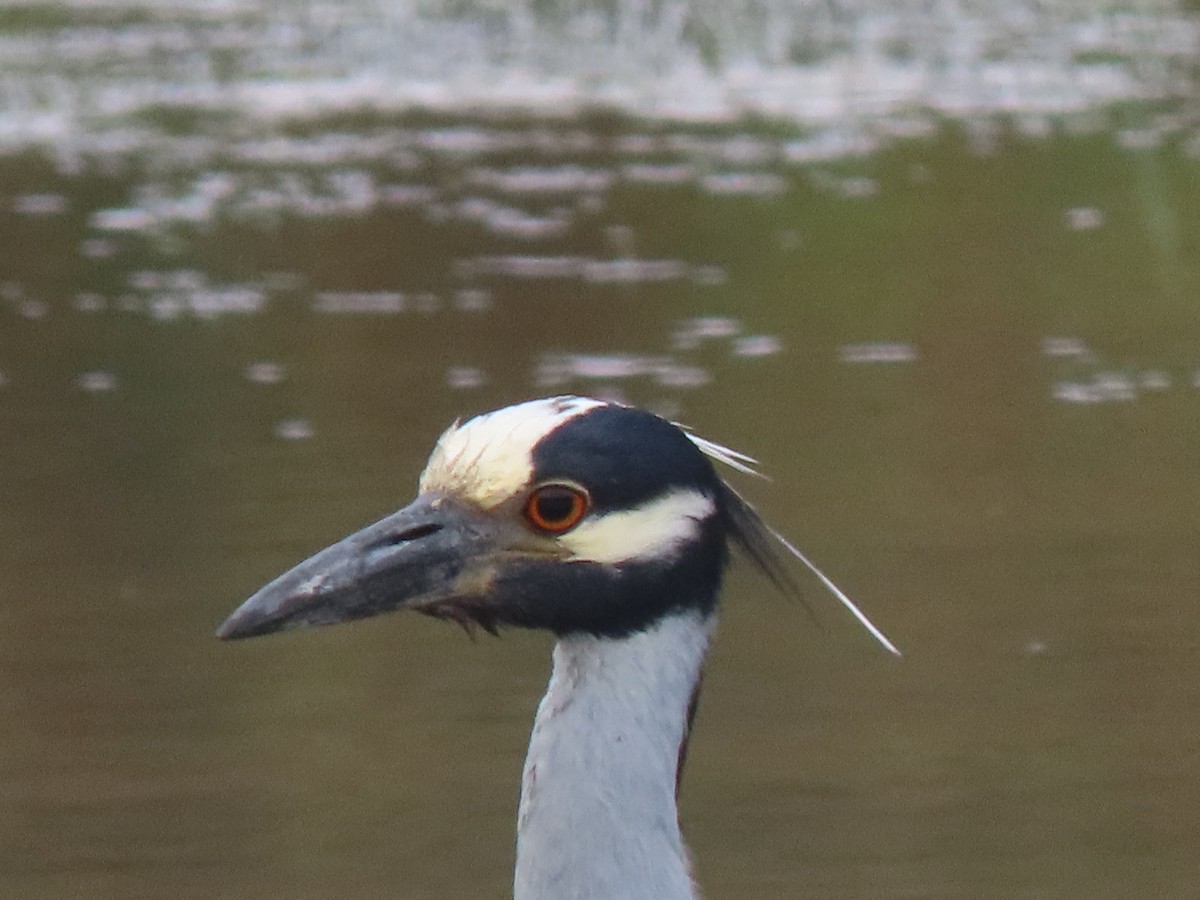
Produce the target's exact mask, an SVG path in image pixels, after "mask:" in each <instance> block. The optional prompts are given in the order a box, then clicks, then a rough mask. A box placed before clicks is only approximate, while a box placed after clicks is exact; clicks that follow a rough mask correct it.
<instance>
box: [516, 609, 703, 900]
mask: <svg viewBox="0 0 1200 900" xmlns="http://www.w3.org/2000/svg"><path fill="white" fill-rule="evenodd" d="M715 621H716V617H715V616H713V615H709V616H702V615H700V614H699V613H696V612H683V613H676V614H673V615H670V616H668V617H667V618H665V619H663V620H662V621H661V622H659V623H657V624H655V625H654V626H652V627H651V628H649V629H647V630H646V631H643V632H639V633H638V634H635V635H632V636H630V637H627V638H622V639H611V638H597V637H567V638H563V639H562V640H560V641H559V642H558V644H557V645H555V647H554V672H553V674H552V675H551V676H550V687H549V689H548V690H547V691H546V696H545V697H543V698H542V702H541V705H540V706H539V707H538V712H537V719H536V720H535V721H534V725H533V735H532V737H531V738H530V742H529V755H528V756H527V757H526V759H525V774H524V778H523V779H522V782H521V807H520V816H519V819H518V822H517V871H516V879H515V882H514V885H513V897H514V900H564V898H570V900H614V898H620V900H695V898H696V897H697V896H698V894H697V892H696V888H695V886H694V885H693V883H692V878H691V871H690V869H691V867H690V864H689V862H688V857H687V849H686V848H685V847H684V844H683V837H682V835H681V834H680V833H679V819H678V813H677V811H676V807H675V779H676V770H677V768H678V765H679V748H680V745H681V744H682V742H683V741H684V739H685V738H686V736H687V727H688V724H687V718H688V706H689V704H690V702H691V700H692V695H693V692H694V691H695V689H696V687H697V684H698V683H699V680H700V674H701V670H702V668H703V666H704V657H705V654H706V652H707V650H708V644H709V639H710V638H711V636H712V631H713V627H714V625H715Z"/></svg>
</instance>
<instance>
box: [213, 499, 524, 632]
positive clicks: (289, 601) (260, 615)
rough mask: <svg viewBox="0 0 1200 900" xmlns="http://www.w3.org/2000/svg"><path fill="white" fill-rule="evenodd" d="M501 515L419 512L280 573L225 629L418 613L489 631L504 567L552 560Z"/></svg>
mask: <svg viewBox="0 0 1200 900" xmlns="http://www.w3.org/2000/svg"><path fill="white" fill-rule="evenodd" d="M529 544H530V540H529V535H528V532H525V531H524V530H523V529H519V528H518V527H516V526H515V525H513V524H510V523H507V522H506V520H505V519H504V518H503V517H501V516H495V515H490V514H487V513H484V512H483V511H481V510H479V509H478V508H476V507H473V506H470V505H468V504H466V503H463V502H462V501H458V500H454V499H452V498H449V497H446V496H444V495H438V494H429V495H422V496H420V497H418V498H417V499H416V500H415V501H414V502H413V503H412V504H410V505H409V506H406V507H404V509H401V510H399V511H398V512H395V513H393V514H392V515H390V516H388V517H387V518H385V519H382V520H380V521H378V522H376V523H375V524H374V525H369V526H367V527H366V528H364V529H362V530H361V531H358V532H355V533H354V534H352V535H350V536H349V537H346V538H343V539H342V540H340V541H338V542H337V543H336V544H333V545H332V546H330V547H326V548H325V549H324V550H322V551H321V552H319V553H317V554H316V555H315V556H312V557H310V558H309V559H307V560H305V561H304V562H302V563H300V564H299V565H297V566H296V567H295V568H293V569H291V570H290V571H288V572H285V573H284V574H282V575H280V576H279V577H278V578H276V579H275V580H274V581H272V582H271V583H270V584H268V585H267V586H266V587H264V588H262V589H260V590H259V591H258V592H257V593H256V594H254V596H252V597H251V598H250V599H249V600H247V601H246V602H245V603H243V604H242V605H241V606H240V607H238V609H237V610H235V611H234V613H233V614H232V615H231V616H229V618H228V619H226V620H225V621H224V622H223V623H222V624H221V627H220V628H218V629H217V637H220V638H224V639H230V640H232V639H237V638H247V637H254V636H256V635H261V634H270V633H272V632H275V631H282V630H284V629H288V628H297V627H301V626H309V625H331V624H333V623H335V622H345V621H349V620H351V619H361V618H365V617H367V616H374V615H378V614H379V613H384V612H390V611H392V610H399V609H415V610H418V611H420V612H425V613H429V614H431V615H437V616H442V617H445V618H451V619H456V620H458V621H460V622H462V623H463V624H470V623H476V624H481V625H483V626H484V627H489V619H488V617H487V615H486V610H485V609H480V604H481V603H486V600H487V597H488V593H489V588H490V585H491V583H492V582H493V580H494V578H495V576H496V574H497V572H498V571H499V569H500V566H501V565H502V561H503V560H505V559H509V558H511V556H512V555H513V554H527V553H531V552H533V553H537V552H541V553H544V552H545V548H540V547H532V546H530V545H529Z"/></svg>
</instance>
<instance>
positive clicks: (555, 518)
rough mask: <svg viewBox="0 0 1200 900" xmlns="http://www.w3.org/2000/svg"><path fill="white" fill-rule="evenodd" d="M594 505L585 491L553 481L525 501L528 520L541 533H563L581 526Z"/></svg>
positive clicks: (531, 494)
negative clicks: (580, 522) (582, 520)
mask: <svg viewBox="0 0 1200 900" xmlns="http://www.w3.org/2000/svg"><path fill="white" fill-rule="evenodd" d="M591 505H592V499H591V497H589V496H588V494H587V491H585V490H584V489H583V488H581V487H577V486H576V485H573V484H563V483H562V482H552V483H550V484H543V485H540V486H538V487H536V488H534V489H533V491H531V492H530V494H529V498H528V499H527V500H526V501H525V519H526V520H527V521H528V522H529V524H530V525H532V526H533V527H534V528H536V529H537V530H538V531H545V532H547V533H549V534H563V533H564V532H567V531H570V530H571V529H572V528H574V527H575V526H576V525H578V524H579V520H580V519H582V518H583V517H584V516H585V515H587V511H588V510H589V509H590V508H591Z"/></svg>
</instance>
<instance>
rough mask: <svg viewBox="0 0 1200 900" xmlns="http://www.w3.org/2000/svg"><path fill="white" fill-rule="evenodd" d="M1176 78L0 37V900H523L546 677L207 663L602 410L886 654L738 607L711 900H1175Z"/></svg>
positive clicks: (539, 14) (120, 7)
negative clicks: (369, 550) (707, 494)
mask: <svg viewBox="0 0 1200 900" xmlns="http://www.w3.org/2000/svg"><path fill="white" fill-rule="evenodd" d="M1198 63H1200V13H1198V12H1197V7H1196V5H1195V3H1194V2H1191V0H1189V2H1183V3H1173V2H1167V0H1130V2H1121V0H1117V2H1111V3H1109V2H1106V3H1101V2H1098V0H1097V2H1087V0H1051V2H1034V0H947V2H915V0H912V2H909V0H906V2H879V0H862V2H849V0H828V2H815V0H813V2H808V0H794V2H782V0H775V2H772V0H691V2H683V0H674V2H673V0H657V2H655V0H561V2H554V0H548V2H540V0H537V2H534V0H529V2H498V0H493V2H484V0H479V2H476V0H428V2H422V0H409V2H401V0H397V2H383V0H348V2H342V3H333V2H324V0H292V2H283V3H278V2H269V0H211V2H210V0H163V2H153V3H151V2H126V0H104V2H100V3H93V2H87V3H84V2H61V0H60V2H35V0H29V2H19V0H18V2H13V0H3V2H0V720H2V722H3V728H0V896H4V897H21V898H58V897H64V898H65V897H89V898H108V897H112V898H143V897H145V898H161V897H173V898H176V897H177V898H207V897H221V898H260V897H261V898H267V897H271V898H274V897H289V898H328V897H343V896H353V897H361V898H373V897H381V898H382V897H392V896H400V897H408V898H468V897H470V898H474V897H504V896H508V895H509V891H510V884H511V868H512V843H513V835H514V821H515V812H516V800H517V792H518V785H519V777H520V763H521V759H522V758H523V755H524V750H525V743H526V740H527V735H528V729H529V725H530V722H531V719H532V715H533V711H534V708H535V705H536V702H537V700H538V698H539V696H540V694H541V692H542V690H543V687H544V684H545V679H546V677H547V674H548V668H549V649H550V640H549V638H547V637H546V636H544V635H530V634H524V633H517V632H510V633H507V634H506V635H504V636H503V637H502V638H501V639H500V640H494V639H490V638H485V639H481V640H479V641H477V642H475V643H472V642H471V641H469V640H467V639H466V638H464V636H463V635H462V634H461V633H460V632H459V631H458V630H457V629H455V628H452V627H447V626H446V625H445V624H440V623H436V622H431V621H428V620H425V619H422V618H420V617H418V616H396V617H391V618H384V619H378V620H372V621H368V622H361V623H357V624H355V625H353V626H345V627H342V628H337V629H329V630H320V631H315V632H308V633H298V634H292V635H288V636H285V637H280V638H275V639H270V640H263V641H255V642H250V643H246V644H239V645H233V646H231V645H223V644H220V643H218V642H217V641H215V640H214V639H212V637H211V633H212V629H213V628H214V627H215V625H216V624H217V623H218V622H219V621H220V620H221V619H222V618H223V617H224V616H225V615H226V614H227V613H228V612H229V611H230V610H232V609H233V608H234V606H236V605H237V604H238V603H239V602H240V601H241V600H242V599H243V598H245V597H246V596H248V595H249V594H250V593H251V592H252V591H253V590H255V589H256V588H257V587H258V586H259V585H261V584H262V583H264V582H265V581H267V580H268V579H270V578H271V577H273V576H274V575H275V574H277V573H278V572H280V571H282V570H283V569H285V568H287V567H288V566H290V565H291V564H293V563H294V562H296V561H298V560H299V559H301V558H303V557H304V556H306V555H308V554H309V553H311V552H313V551H315V550H316V549H318V548H320V547H322V546H324V545H325V544H327V543H329V542H331V541H333V540H334V539H336V538H338V537H340V536H342V535H343V534H345V533H347V532H349V531H350V530H352V529H355V528H357V527H359V526H361V525H363V524H366V523H368V522H370V521H373V520H374V519H376V518H378V517H380V516H382V515H383V514H385V513H387V512H389V511H391V510H393V509H395V508H397V507H398V506H400V505H402V504H403V503H405V502H407V500H408V499H409V498H410V497H411V496H412V494H413V491H414V488H415V483H416V476H417V474H418V472H419V471H420V469H421V467H422V465H423V463H424V460H425V457H426V455H427V454H428V452H429V450H430V448H431V447H432V444H433V442H434V440H435V439H436V437H437V435H438V434H439V433H440V431H441V430H442V429H443V428H444V427H445V426H446V425H447V424H448V423H449V422H450V421H451V420H453V419H454V418H455V417H456V416H459V415H462V414H469V413H473V412H479V411H483V410H486V409H490V408H493V407H496V406H501V405H505V404H508V403H511V402H514V401H516V400H519V399H524V398H527V397H530V396H539V395H547V394H553V393H562V392H578V393H588V394H596V395H601V396H605V397H617V398H623V399H625V400H628V401H630V402H633V403H637V404H640V405H644V406H646V407H648V408H650V409H653V410H655V411H658V412H660V413H663V414H665V415H668V416H670V417H672V418H675V419H678V420H681V421H684V422H687V423H688V424H690V425H692V426H694V427H695V428H696V429H697V430H698V431H699V432H700V433H701V434H703V435H705V436H708V437H710V438H712V439H714V440H718V441H721V442H723V443H727V444H729V445H731V446H734V447H737V448H739V449H741V450H744V451H746V452H747V453H750V454H752V455H753V456H755V457H757V458H758V459H760V460H761V461H762V465H763V468H764V470H765V471H766V472H768V473H769V474H770V475H771V477H772V481H770V482H761V481H755V480H749V479H741V478H735V479H734V481H735V483H736V484H737V485H738V487H739V489H740V490H742V491H744V492H745V493H746V494H747V495H748V496H749V497H750V499H751V500H752V501H754V502H755V503H756V504H757V505H758V506H759V507H760V509H761V510H762V511H763V513H764V514H765V515H766V517H767V518H768V519H769V520H770V521H772V522H773V523H774V524H775V525H776V526H777V527H779V528H780V529H781V530H782V531H784V532H785V533H786V534H787V535H789V536H790V537H791V538H792V539H793V540H794V541H795V542H797V543H798V544H799V545H801V546H802V547H804V548H805V549H806V550H807V551H808V552H809V553H810V554H811V555H812V556H813V558H814V559H815V560H816V561H817V563H818V564H819V565H821V566H822V567H824V568H825V569H826V570H827V571H828V572H829V573H830V575H831V576H832V577H833V578H834V580H835V581H838V582H839V583H840V584H841V585H842V586H843V587H844V588H845V589H846V590H847V591H848V592H849V594H850V595H851V596H852V597H854V598H855V599H856V600H857V601H858V602H859V603H860V604H861V606H862V607H863V608H864V609H865V610H866V611H867V612H868V614H869V615H871V616H872V617H873V618H874V619H875V620H876V621H877V622H878V623H879V624H880V625H881V626H882V627H883V628H884V630H885V631H887V632H888V634H889V635H890V636H891V637H892V638H893V639H894V640H895V641H896V642H897V643H899V644H900V645H901V647H902V648H903V649H904V650H905V651H906V657H905V659H904V660H903V661H900V662H896V661H895V660H893V659H891V658H889V657H888V655H887V654H886V653H884V652H883V651H882V650H880V649H879V648H878V647H876V646H875V645H874V644H873V643H872V642H871V641H870V638H869V637H868V636H867V635H866V634H865V633H864V632H863V631H861V630H860V629H859V628H857V626H856V625H854V623H853V622H851V621H849V619H848V617H847V616H846V615H845V613H844V612H842V611H841V610H840V609H839V608H838V607H837V606H836V604H835V603H834V601H833V600H832V598H830V597H828V596H827V595H826V594H825V593H824V592H823V591H822V589H821V588H820V586H819V585H817V584H816V583H815V582H812V581H810V580H809V581H806V582H805V583H806V587H807V602H808V604H809V605H810V606H811V607H812V608H813V610H814V612H815V618H816V620H817V621H816V622H815V623H814V621H813V620H812V618H810V617H809V616H808V615H807V614H806V613H805V612H804V610H803V608H802V607H801V606H799V605H797V604H794V603H789V602H786V601H783V600H781V599H779V598H777V597H775V596H772V593H771V591H770V589H769V587H768V586H767V585H765V584H764V583H763V582H761V581H760V580H758V579H757V578H756V577H755V576H753V575H752V574H748V573H746V572H744V571H735V573H734V575H733V577H732V583H731V585H730V590H729V591H728V592H727V595H726V602H725V616H724V625H723V630H722V633H721V636H720V639H719V642H718V644H717V647H716V650H715V653H714V655H713V658H712V660H711V664H710V668H709V674H708V678H707V680H706V691H705V697H704V703H703V704H702V708H701V712H700V718H699V724H698V731H697V734H696V737H695V739H694V740H693V742H692V749H691V755H690V757H689V766H688V772H687V778H686V780H685V785H684V792H683V807H682V817H683V822H684V827H685V831H686V833H687V835H688V837H689V840H690V842H691V844H692V847H693V850H694V854H695V858H696V863H697V868H698V873H699V877H700V880H701V884H702V885H703V886H704V888H705V895H706V897H708V898H710V900H718V898H742V897H758V898H793V897H800V896H803V897H813V898H817V897H819V898H866V897H913V898H996V900H1011V898H1080V900H1084V898H1086V900H1100V898H1122V900H1124V898H1130V897H1139V898H1141V897H1155V898H1191V897H1194V896H1195V895H1196V887H1195V886H1196V884H1197V880H1198V878H1200V854H1197V849H1196V848H1197V844H1198V840H1200V781H1198V779H1197V771H1198V766H1200V730H1198V726H1197V722H1198V721H1200V687H1198V685H1200V617H1198V616H1197V610H1196V605H1197V600H1198V594H1200V554H1198V553H1197V544H1198V538H1200V534H1198V531H1200V529H1198V527H1197V507H1198V502H1200V471H1198V466H1200V429H1198V426H1197V422H1198V419H1200V94H1198V92H1197V83H1198V78H1197V75H1198V73H1200V65H1198ZM800 577H801V578H804V576H802V575H801V576H800Z"/></svg>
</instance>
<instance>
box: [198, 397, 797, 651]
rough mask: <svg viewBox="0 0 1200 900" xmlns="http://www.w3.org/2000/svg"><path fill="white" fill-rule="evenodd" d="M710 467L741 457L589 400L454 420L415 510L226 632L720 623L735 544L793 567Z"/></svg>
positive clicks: (321, 560)
mask: <svg viewBox="0 0 1200 900" xmlns="http://www.w3.org/2000/svg"><path fill="white" fill-rule="evenodd" d="M712 457H715V458H718V459H722V460H724V461H725V462H729V463H731V464H734V465H739V460H744V458H743V457H740V456H739V455H738V454H736V453H734V452H733V451H729V450H726V449H725V448H722V447H720V446H718V445H716V444H712V443H710V442H707V441H704V440H702V439H700V438H696V437H695V436H693V435H690V434H689V433H687V432H686V431H684V430H682V429H681V428H680V427H678V426H677V425H674V424H672V423H671V422H668V421H667V420H665V419H662V418H660V417H658V416H656V415H653V414H651V413H648V412H645V411H642V410H638V409H635V408H632V407H628V406H624V405H621V404H617V403H611V402H602V401H598V400H591V399H586V398H580V397H554V398H550V399H545V400H534V401H530V402H527V403H521V404H518V405H516V406H510V407H506V408H504V409H500V410H497V411H495V412H491V413H488V414H485V415H481V416H478V417H476V418H474V419H471V420H469V421H467V422H465V423H461V424H460V423H455V424H454V425H453V426H451V427H450V428H449V429H448V430H447V431H446V432H445V433H444V434H443V435H442V436H441V438H440V439H439V440H438V442H437V445H436V446H435V447H434V450H433V453H432V455H431V456H430V459H429V462H428V464H427V465H426V467H425V470H424V472H423V473H422V474H421V477H420V484H419V492H418V496H417V497H416V499H415V500H414V501H413V502H412V503H411V504H409V505H408V506H406V507H404V508H403V509H401V510H399V511H398V512H395V513H392V514H391V515H389V516H387V517H386V518H384V519H382V520H380V521H379V522H376V523H375V524H373V525H370V526H368V527H366V528H364V529H362V530H361V531H358V532H356V533H354V534H352V535H350V536H349V537H346V538H344V539H343V540H341V541H339V542H338V543H336V544H333V545H332V546H330V547H327V548H326V549H324V550H322V551H321V552H319V553H317V554H316V555H315V556H313V557H311V558H310V559H308V560H306V561H305V562H302V563H300V564H299V565H297V566H296V567H295V568H293V569H292V570H290V571H289V572H286V573H284V574H283V575H281V576H279V577H278V578H277V579H275V580H274V581H272V582H271V583H270V584H268V585H267V586H266V587H264V588H262V589H261V590H260V591H258V592H257V593H256V594H255V595H254V596H252V597H251V598H250V599H249V600H247V601H246V602H245V603H244V604H243V605H242V606H241V607H240V608H239V609H237V610H236V611H235V612H234V613H233V614H232V615H231V616H230V617H229V618H228V619H227V620H226V621H225V622H224V623H223V624H222V625H221V627H220V629H219V630H218V632H217V634H218V636H220V637H222V638H244V637H251V636H254V635H260V634H267V633H270V632H274V631H280V630H283V629H286V628H292V627H297V626H302V625H325V624H331V623H334V622H342V621H348V620H351V619H358V618H364V617H367V616H373V615H376V614H379V613H384V612H389V611H392V610H401V609H411V610H415V611H417V612H421V613H425V614H427V615H431V616H437V617H440V618H445V619H450V620H453V621H456V622H459V623H460V624H462V625H464V626H466V627H468V628H471V627H473V626H479V627H482V628H484V629H485V630H488V631H495V630H496V629H497V628H498V627H500V626H504V625H513V626H518V627H525V628H540V629H546V630H549V631H551V632H554V633H555V634H558V635H565V634H574V633H586V634H594V635H598V636H604V637H621V636H624V635H627V634H630V633H633V632H636V631H638V630H641V629H643V628H645V627H647V626H648V625H650V624H652V623H653V622H655V621H657V620H659V619H660V618H662V617H663V616H665V615H667V614H669V613H671V612H673V611H676V610H683V609H686V608H689V607H693V608H697V609H698V610H699V611H701V612H704V613H707V612H710V611H711V610H712V609H713V608H714V606H715V604H716V601H717V595H718V592H719V588H720V582H721V576H722V572H723V570H724V567H725V562H726V559H727V556H728V551H727V546H728V544H729V542H730V541H731V540H732V541H734V542H736V543H738V544H740V545H741V546H742V547H743V548H745V549H747V550H748V551H749V553H750V556H751V557H752V558H753V559H755V560H756V561H757V562H759V564H760V565H761V566H762V567H763V568H765V569H767V571H768V572H769V573H770V574H772V575H779V573H780V572H781V571H782V570H781V569H780V567H779V564H778V563H777V561H776V560H775V559H774V557H773V556H772V554H771V552H770V551H769V550H768V547H769V546H770V544H771V543H772V540H771V536H770V532H769V531H768V530H767V529H766V527H765V526H764V525H763V524H762V522H761V520H759V519H758V517H757V515H756V514H755V513H754V512H753V510H751V509H750V507H749V506H748V505H746V504H745V503H744V501H742V500H741V498H740V497H739V496H738V495H737V494H736V493H735V492H734V491H733V490H732V489H731V488H729V487H728V485H726V484H725V482H724V481H723V480H722V479H721V478H720V477H719V476H718V475H717V473H716V471H715V470H714V467H713V464H712V460H711V458H712Z"/></svg>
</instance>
